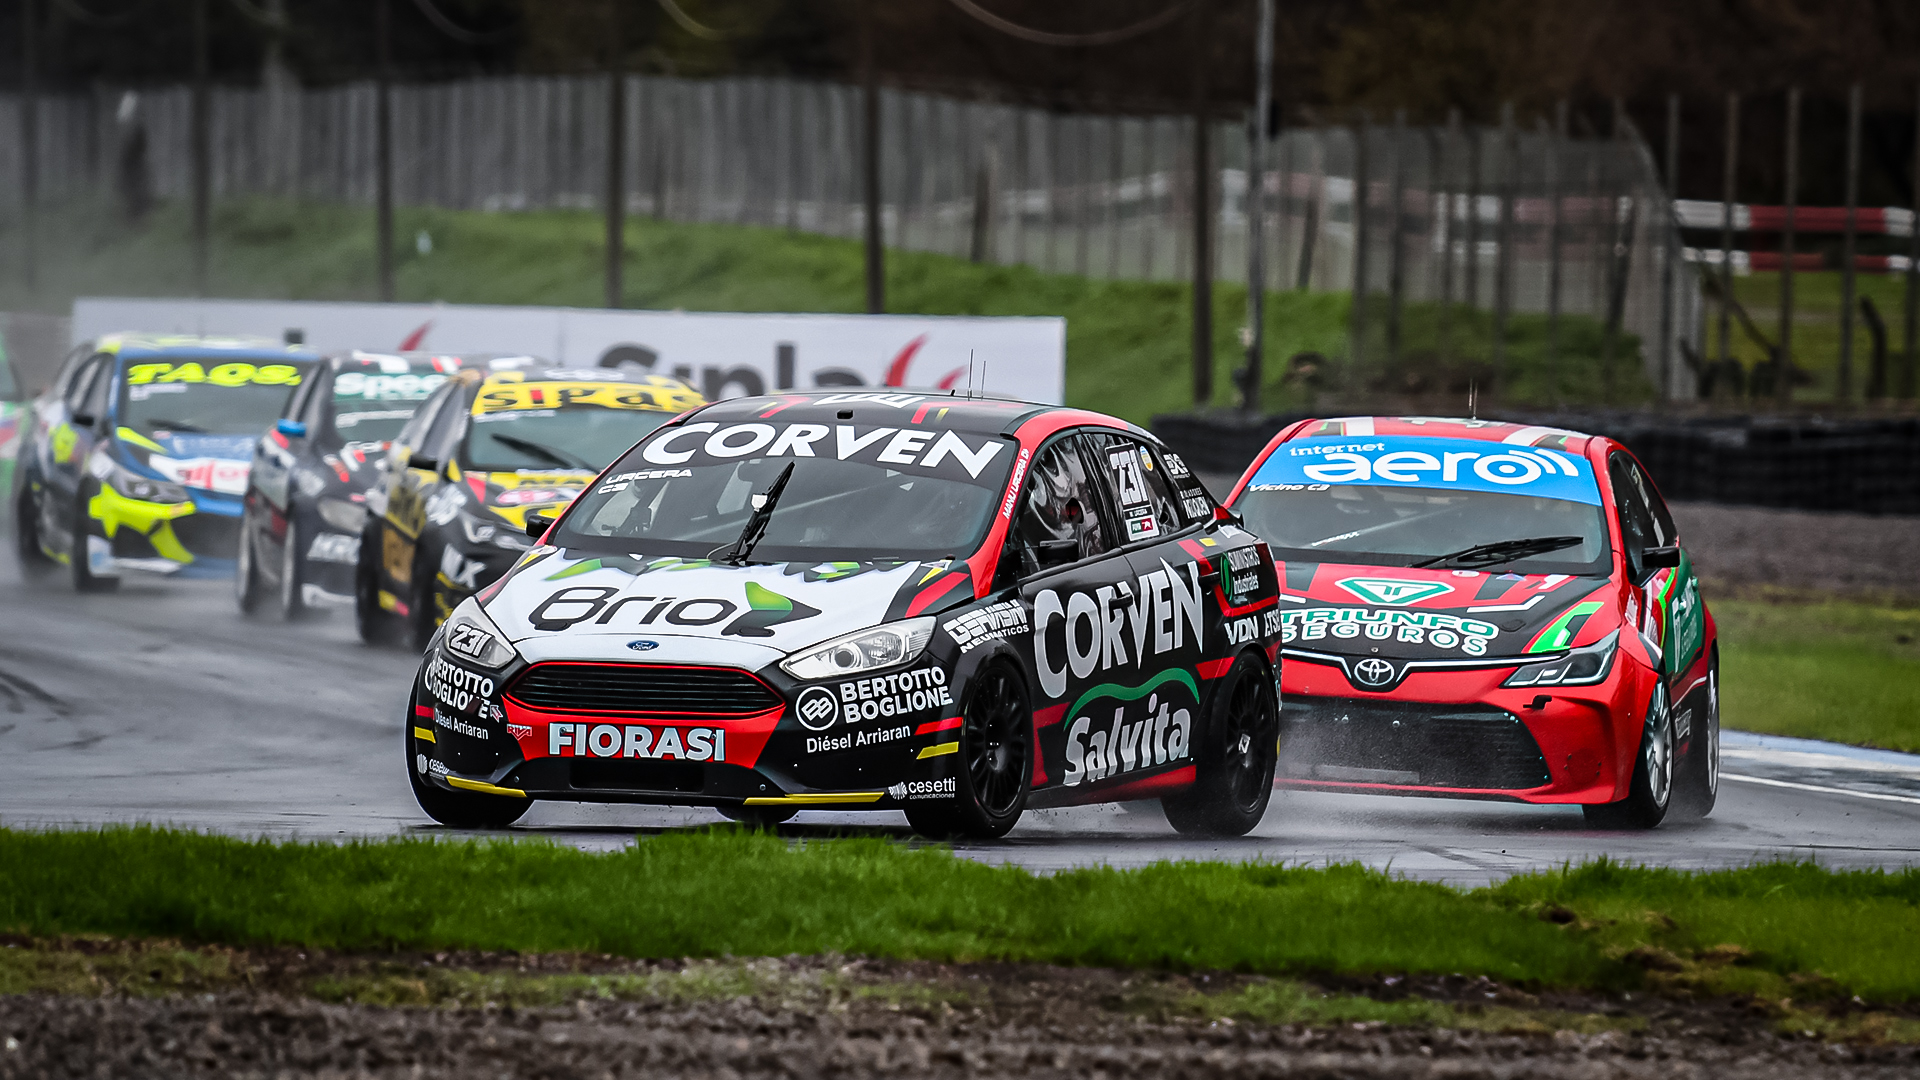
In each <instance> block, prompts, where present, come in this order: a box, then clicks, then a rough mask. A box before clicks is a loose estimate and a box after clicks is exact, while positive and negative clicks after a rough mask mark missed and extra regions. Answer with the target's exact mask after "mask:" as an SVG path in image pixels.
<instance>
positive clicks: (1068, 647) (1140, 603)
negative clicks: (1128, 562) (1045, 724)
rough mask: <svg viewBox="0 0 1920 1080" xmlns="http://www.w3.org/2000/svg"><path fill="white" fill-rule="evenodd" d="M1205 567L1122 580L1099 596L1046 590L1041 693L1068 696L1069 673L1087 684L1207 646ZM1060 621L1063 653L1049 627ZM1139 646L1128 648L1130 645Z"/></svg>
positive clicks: (1039, 637) (1038, 644) (1036, 610)
mask: <svg viewBox="0 0 1920 1080" xmlns="http://www.w3.org/2000/svg"><path fill="white" fill-rule="evenodd" d="M1200 600H1201V590H1200V564H1198V563H1185V564H1183V565H1182V566H1181V567H1180V568H1179V569H1178V570H1176V569H1175V568H1173V567H1172V566H1169V565H1168V564H1167V561H1166V560H1165V559H1162V560H1160V569H1158V570H1154V571H1150V572H1148V573H1146V574H1142V575H1141V576H1140V578H1139V579H1138V581H1137V582H1128V581H1119V582H1116V583H1114V584H1112V585H1102V586H1100V587H1099V588H1098V589H1095V590H1093V591H1092V592H1074V593H1071V594H1069V595H1068V597H1067V599H1066V602H1065V603H1062V602H1061V599H1060V594H1059V593H1057V592H1055V591H1054V590H1052V589H1043V590H1041V592H1040V595H1038V596H1036V597H1034V601H1033V624H1034V625H1033V631H1034V632H1033V660H1034V668H1035V670H1036V673H1037V674H1038V675H1039V677H1040V689H1041V691H1042V692H1043V693H1045V694H1046V695H1047V696H1048V697H1050V698H1058V697H1060V696H1061V695H1063V694H1065V693H1066V692H1067V672H1069V671H1071V672H1073V676H1074V678H1077V679H1085V678H1088V677H1090V676H1092V675H1093V673H1094V672H1096V671H1103V670H1105V669H1107V668H1111V667H1127V666H1134V665H1137V666H1140V667H1146V666H1148V664H1147V657H1148V656H1151V655H1159V654H1161V653H1167V652H1172V651H1174V650H1176V649H1181V648H1184V647H1186V644H1187V642H1188V641H1189V640H1191V641H1192V642H1193V644H1194V645H1195V646H1198V645H1200V644H1201V640H1200V633H1201V630H1202V626H1203V624H1202V622H1201V615H1200ZM1055 622H1059V623H1061V624H1062V628H1063V629H1064V631H1065V635H1064V638H1065V640H1064V648H1063V649H1062V651H1061V653H1059V654H1056V653H1054V652H1053V651H1052V649H1051V648H1050V647H1049V645H1048V635H1047V629H1048V627H1050V626H1051V625H1052V624H1053V623H1055ZM1129 645H1131V646H1132V648H1131V650H1129V648H1128V646H1129Z"/></svg>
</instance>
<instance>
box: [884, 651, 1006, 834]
mask: <svg viewBox="0 0 1920 1080" xmlns="http://www.w3.org/2000/svg"><path fill="white" fill-rule="evenodd" d="M960 715H961V720H960V739H959V743H960V749H959V751H958V752H957V753H956V754H955V755H953V756H955V757H957V758H958V759H959V762H958V765H959V767H958V768H957V769H955V770H954V773H955V775H954V781H955V788H956V789H957V790H956V791H955V792H954V795H953V797H952V798H951V799H949V798H945V797H942V798H939V799H929V800H926V801H924V802H921V801H915V802H909V803H908V804H907V821H908V823H909V824H911V825H912V826H913V830H914V831H915V832H917V833H920V834H922V835H925V836H935V837H942V836H961V837H968V838H972V839H980V840H991V839H995V838H997V837H1002V836H1005V835H1007V833H1008V832H1009V831H1010V830H1012V828H1013V826H1014V824H1015V823H1016V822H1018V821H1019V820H1020V815H1021V814H1022V813H1024V812H1025V811H1026V808H1027V793H1028V791H1029V790H1030V789H1031V788H1032V786H1033V710H1032V708H1031V707H1030V706H1029V705H1028V703H1027V689H1026V685H1025V683H1024V682H1022V681H1021V679H1020V677H1019V676H1018V675H1016V674H1015V673H1014V672H1013V671H1012V670H1011V669H1009V668H1008V666H1007V665H1005V664H998V663H997V664H992V665H990V666H988V667H986V668H984V669H983V670H981V671H980V673H979V674H978V675H976V676H975V677H974V681H973V686H972V688H971V690H970V692H969V693H968V696H967V705H966V708H965V709H963V710H961V714H960ZM936 760H937V759H936Z"/></svg>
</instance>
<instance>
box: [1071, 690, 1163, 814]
mask: <svg viewBox="0 0 1920 1080" xmlns="http://www.w3.org/2000/svg"><path fill="white" fill-rule="evenodd" d="M1165 674H1167V675H1185V674H1186V673H1185V672H1167V673H1165ZM1157 681H1173V680H1171V679H1163V680H1157ZM1151 685H1153V684H1151V683H1150V684H1149V686H1151ZM1140 689H1143V690H1144V689H1146V687H1141V688H1140ZM1134 693H1138V691H1137V690H1136V691H1134ZM1083 700H1084V699H1083ZM1108 700H1112V698H1111V696H1109V698H1108ZM1104 727H1105V730H1099V729H1096V728H1095V726H1094V721H1093V720H1092V719H1091V718H1089V717H1085V716H1081V717H1077V718H1076V719H1075V720H1074V721H1073V725H1072V726H1071V727H1069V728H1068V729H1067V775H1066V777H1065V778H1064V779H1065V781H1066V785H1067V786H1068V787H1078V786H1080V785H1081V784H1087V783H1093V782H1094V781H1098V780H1105V779H1108V778H1109V777H1113V776H1118V775H1119V774H1121V773H1128V772H1134V771H1136V770H1139V769H1151V768H1153V767H1154V766H1156V765H1165V764H1166V763H1168V762H1170V761H1183V760H1185V759H1186V758H1187V756H1188V754H1189V752H1190V747H1191V745H1192V743H1191V740H1192V736H1193V714H1192V713H1191V712H1189V711H1188V710H1186V709H1175V708H1174V707H1173V705H1172V703H1171V702H1168V701H1165V700H1163V699H1162V698H1161V697H1160V695H1159V694H1157V693H1149V694H1148V695H1147V711H1146V715H1145V716H1144V717H1142V718H1140V719H1138V720H1130V719H1128V718H1127V706H1125V705H1120V706H1117V707H1116V708H1115V709H1114V710H1113V719H1112V720H1111V721H1110V722H1109V723H1107V724H1106V725H1104Z"/></svg>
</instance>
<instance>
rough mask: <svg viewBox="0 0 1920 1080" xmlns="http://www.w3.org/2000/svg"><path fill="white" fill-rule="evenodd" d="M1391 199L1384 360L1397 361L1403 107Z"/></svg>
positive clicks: (1402, 284)
mask: <svg viewBox="0 0 1920 1080" xmlns="http://www.w3.org/2000/svg"><path fill="white" fill-rule="evenodd" d="M1387 188H1388V194H1389V195H1390V197H1391V198H1392V199H1393V215H1392V216H1391V217H1389V218H1388V219H1387V220H1388V221H1390V222H1391V223H1392V224H1391V225H1389V226H1388V232H1387V363H1388V364H1389V365H1395V364H1398V363H1399V361H1400V315H1401V306H1402V303H1403V302H1404V301H1405V299H1406V266H1405V264H1404V261H1403V260H1404V257H1405V253H1404V252H1403V251H1402V250H1401V249H1402V247H1403V246H1404V241H1405V239H1406V222H1407V214H1406V201H1407V110H1405V109H1397V110H1395V111H1394V114H1393V180H1392V182H1391V183H1390V184H1388V186H1387Z"/></svg>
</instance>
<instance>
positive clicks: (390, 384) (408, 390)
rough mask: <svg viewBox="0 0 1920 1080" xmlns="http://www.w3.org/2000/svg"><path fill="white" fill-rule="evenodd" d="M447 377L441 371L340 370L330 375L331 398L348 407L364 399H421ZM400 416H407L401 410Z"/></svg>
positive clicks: (430, 393) (429, 395) (427, 395)
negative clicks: (379, 372)
mask: <svg viewBox="0 0 1920 1080" xmlns="http://www.w3.org/2000/svg"><path fill="white" fill-rule="evenodd" d="M446 381H447V377H446V376H445V375H440V374H433V373H430V374H426V375H369V374H367V373H366V372H364V371H343V372H341V373H340V374H338V375H335V376H334V377H333V399H334V401H335V402H337V403H339V405H341V406H343V407H347V408H351V407H352V406H353V405H355V404H356V403H357V402H356V401H355V400H354V399H356V398H357V399H360V400H364V401H421V400H424V399H426V398H429V397H432V396H433V392H434V391H435V390H437V389H439V387H440V384H441V383H443V382H446ZM401 415H402V416H411V415H413V414H412V413H411V412H403V413H401Z"/></svg>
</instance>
